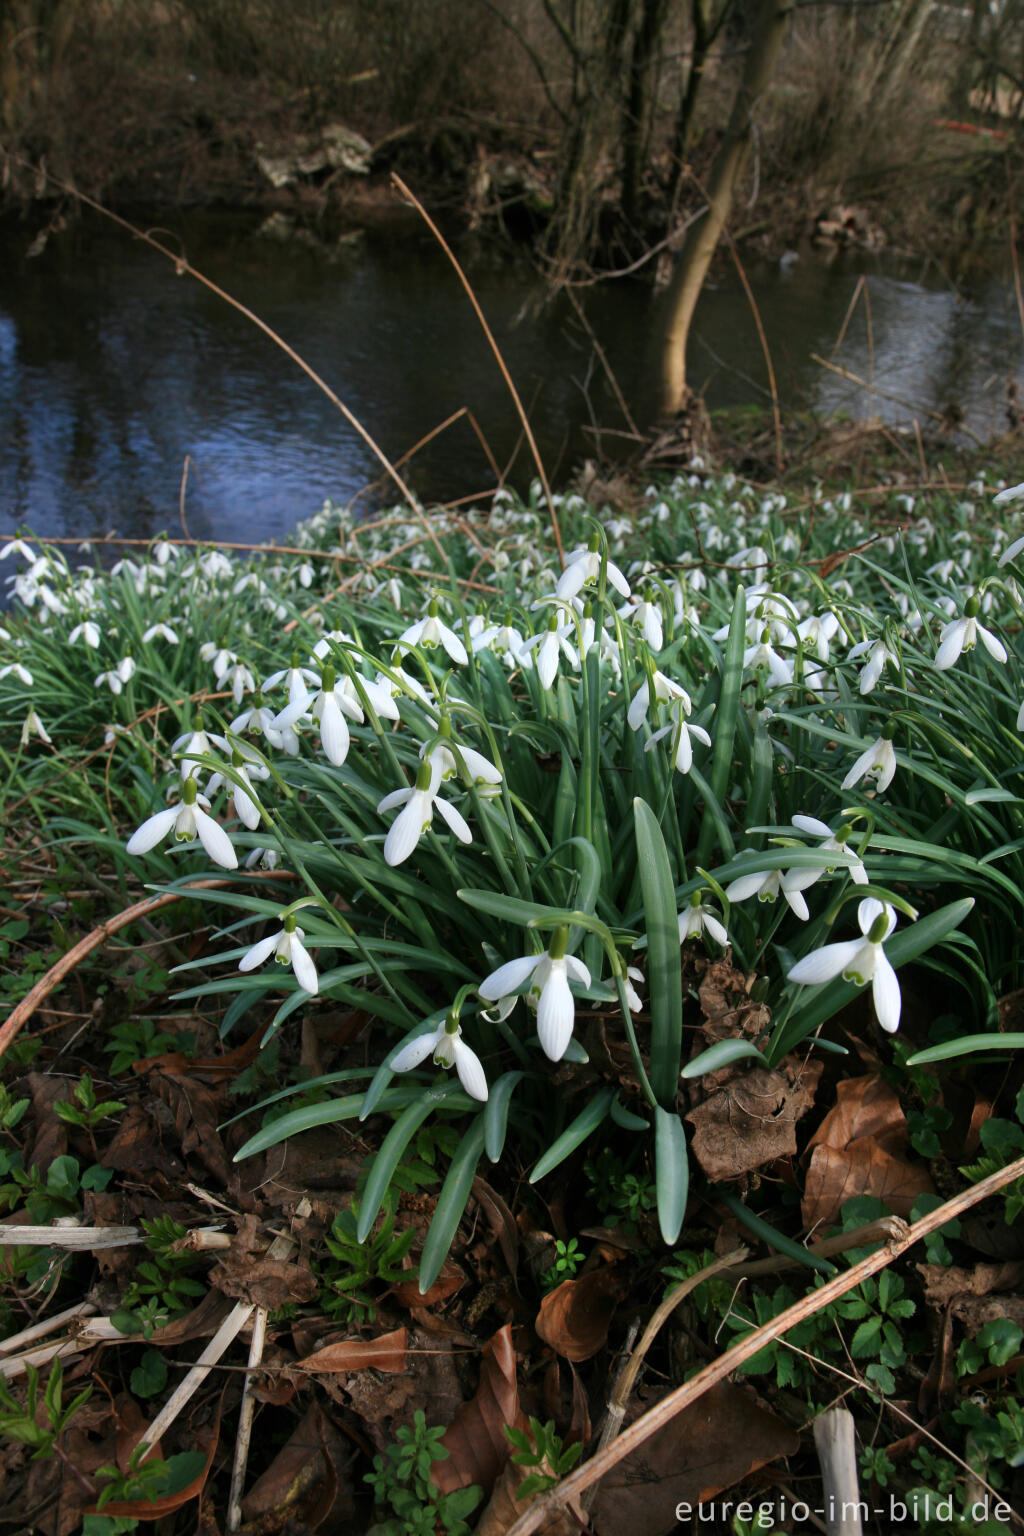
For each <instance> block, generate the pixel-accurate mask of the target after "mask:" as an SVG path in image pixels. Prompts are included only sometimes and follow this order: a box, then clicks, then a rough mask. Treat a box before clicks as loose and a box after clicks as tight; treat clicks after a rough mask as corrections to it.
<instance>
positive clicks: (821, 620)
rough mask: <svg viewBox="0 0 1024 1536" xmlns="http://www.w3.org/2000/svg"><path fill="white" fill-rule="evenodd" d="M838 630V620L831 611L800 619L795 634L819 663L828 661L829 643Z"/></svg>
mask: <svg viewBox="0 0 1024 1536" xmlns="http://www.w3.org/2000/svg"><path fill="white" fill-rule="evenodd" d="M838 629H839V620H838V619H837V618H836V616H835V614H834V613H832V612H831V610H829V611H827V612H825V613H819V614H812V615H811V616H810V618H806V619H801V621H800V623H799V624H798V625H797V627H796V632H797V634H798V635H799V637H800V639H801V640H802V641H803V642H804V644H805V646H807V648H808V649H809V650H810V651H812V652H813V654H814V655H815V656H816V657H817V658H818V660H819V661H828V658H829V643H830V641H831V640H832V638H833V636H834V635H835V634H836V632H837V631H838Z"/></svg>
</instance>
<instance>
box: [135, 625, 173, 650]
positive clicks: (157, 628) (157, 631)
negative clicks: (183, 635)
mask: <svg viewBox="0 0 1024 1536" xmlns="http://www.w3.org/2000/svg"><path fill="white" fill-rule="evenodd" d="M158 635H159V636H160V639H161V640H166V641H167V644H168V645H177V644H178V635H177V631H176V630H173V629H172V628H171V626H170V625H169V624H151V625H150V626H149V628H148V629H147V630H146V632H145V634H144V635H143V637H142V643H143V645H148V644H149V642H150V641H151V640H155V639H156V637H157V636H158Z"/></svg>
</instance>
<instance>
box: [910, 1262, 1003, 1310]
mask: <svg viewBox="0 0 1024 1536" xmlns="http://www.w3.org/2000/svg"><path fill="white" fill-rule="evenodd" d="M914 1268H915V1269H916V1270H917V1272H918V1274H919V1275H920V1276H921V1279H922V1280H923V1281H924V1294H925V1300H926V1301H927V1302H929V1304H930V1305H931V1306H933V1307H945V1306H946V1305H947V1304H948V1303H949V1302H951V1301H953V1300H955V1298H956V1297H958V1296H989V1295H991V1294H992V1292H993V1291H1009V1290H1012V1289H1013V1287H1014V1286H1017V1285H1020V1283H1021V1282H1022V1281H1024V1264H1021V1263H1018V1262H1014V1263H1010V1264H975V1266H974V1268H973V1269H964V1268H962V1267H961V1266H960V1265H959V1264H950V1265H944V1264H916V1265H915V1266H914Z"/></svg>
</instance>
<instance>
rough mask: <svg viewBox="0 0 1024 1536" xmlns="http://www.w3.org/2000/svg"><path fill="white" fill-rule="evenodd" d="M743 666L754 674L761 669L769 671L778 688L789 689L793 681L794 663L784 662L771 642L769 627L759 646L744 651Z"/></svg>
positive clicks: (763, 634) (763, 631) (764, 631)
mask: <svg viewBox="0 0 1024 1536" xmlns="http://www.w3.org/2000/svg"><path fill="white" fill-rule="evenodd" d="M743 665H744V667H746V668H748V669H749V670H750V671H753V672H756V671H757V670H758V669H759V668H764V669H765V670H767V673H768V676H769V677H770V679H771V681H772V682H773V683H774V684H775V686H776V687H777V688H788V687H789V685H790V684H791V683H792V681H793V663H792V662H791V661H784V660H783V658H782V657H781V656H780V655H779V653H778V651H776V650H775V648H774V646H773V645H772V641H771V631H770V630H769V629H768V628H767V627H766V628H765V629H763V630H762V632H761V639H760V641H759V642H758V644H757V645H752V646H749V647H748V649H747V650H746V651H744V653H743Z"/></svg>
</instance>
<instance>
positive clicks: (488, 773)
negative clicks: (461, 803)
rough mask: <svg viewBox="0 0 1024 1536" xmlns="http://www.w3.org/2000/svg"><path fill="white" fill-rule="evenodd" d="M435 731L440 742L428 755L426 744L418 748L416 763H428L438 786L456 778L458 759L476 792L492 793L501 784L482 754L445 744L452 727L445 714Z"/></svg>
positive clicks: (493, 769)
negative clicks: (477, 790)
mask: <svg viewBox="0 0 1024 1536" xmlns="http://www.w3.org/2000/svg"><path fill="white" fill-rule="evenodd" d="M438 729H439V731H440V733H441V738H442V739H441V740H440V741H437V742H435V743H434V745H433V746H432V747H431V749H430V751H429V753H428V752H427V744H426V742H424V743H423V745H422V747H420V760H421V761H426V762H428V763H429V764H430V767H431V769H432V771H433V772H434V774H436V776H437V782H438V783H442V784H443V783H446V782H447V780H449V779H454V778H458V777H459V776H460V760H461V765H462V766H464V767H465V770H466V773H467V774H468V775H469V778H470V781H471V782H472V783H473V784H475V785H476V786H477V788H478V789H482V790H484V791H486V790H488V789H489V790H491V791H493V790H494V789H495V788H496V786H497V785H499V784H500V783H501V780H502V773H501V769H500V768H497V767H496V766H495V765H494V763H492V762H491V760H490V758H489V757H485V756H484V755H483V753H482V752H477V751H475V750H474V748H473V747H463V746H459V745H456V746H455V748H454V749H453V748H452V747H451V746H450V745H449V743H450V741H451V733H452V727H451V721H450V719H449V718H448V716H447V715H444V716H442V718H441V722H440V725H439V726H438Z"/></svg>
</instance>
